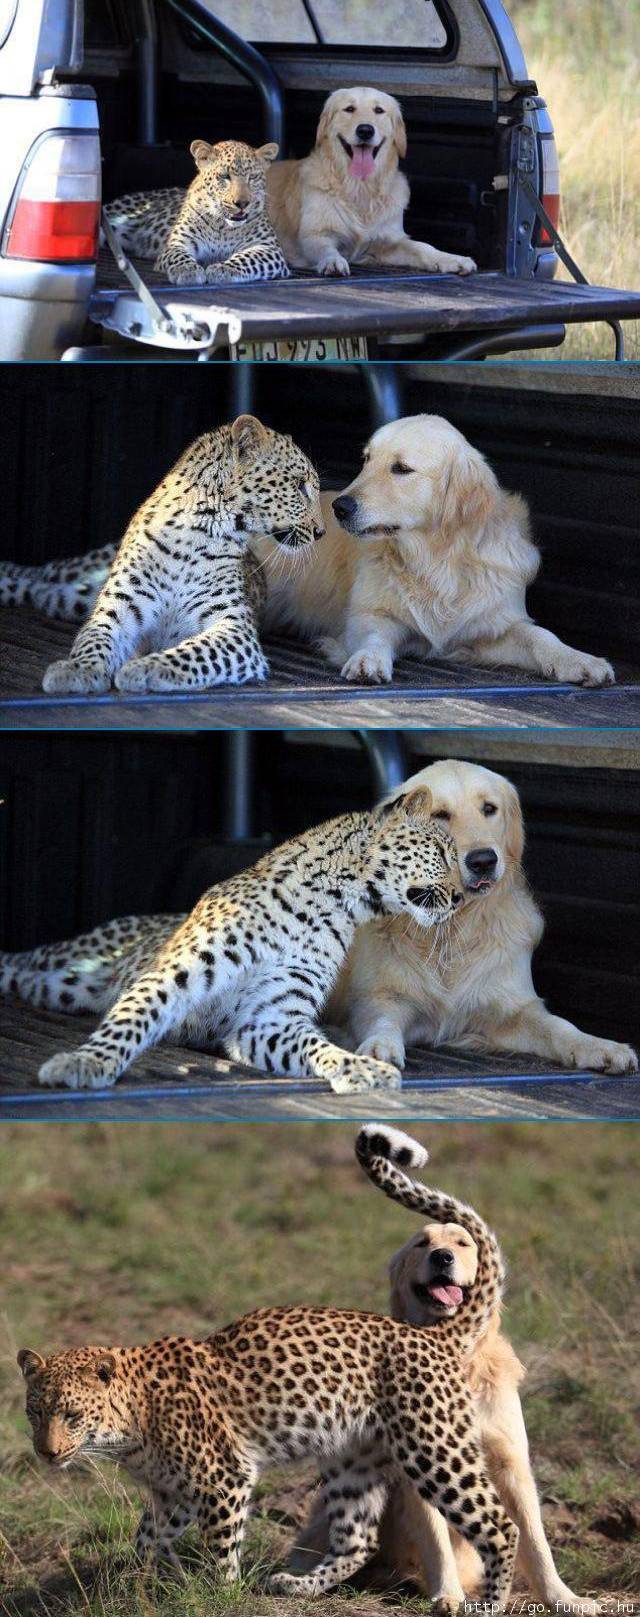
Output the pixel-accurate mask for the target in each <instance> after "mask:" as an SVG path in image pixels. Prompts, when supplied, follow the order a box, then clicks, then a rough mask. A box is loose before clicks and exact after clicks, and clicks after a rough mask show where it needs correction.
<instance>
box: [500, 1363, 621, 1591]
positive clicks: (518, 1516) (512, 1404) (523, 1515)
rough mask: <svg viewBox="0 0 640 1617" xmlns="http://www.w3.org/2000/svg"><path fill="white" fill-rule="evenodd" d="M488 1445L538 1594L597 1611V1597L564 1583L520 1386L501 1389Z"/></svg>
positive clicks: (523, 1564)
mask: <svg viewBox="0 0 640 1617" xmlns="http://www.w3.org/2000/svg"><path fill="white" fill-rule="evenodd" d="M482 1446H483V1449H484V1451H485V1454H486V1457H487V1463H488V1466H489V1470H490V1474H491V1478H492V1480H493V1482H494V1484H495V1487H496V1489H497V1492H498V1495H499V1498H500V1503H501V1504H502V1506H503V1507H504V1509H505V1510H506V1511H507V1513H508V1515H509V1516H510V1517H511V1519H512V1521H514V1522H515V1523H516V1526H517V1527H519V1529H520V1541H519V1544H518V1563H519V1565H520V1567H521V1568H522V1571H523V1572H524V1574H525V1577H526V1579H527V1582H528V1584H529V1587H530V1590H531V1594H532V1595H533V1597H534V1599H535V1600H538V1601H541V1602H542V1603H544V1605H546V1606H549V1607H550V1609H551V1610H552V1611H554V1610H557V1609H559V1610H560V1611H570V1612H573V1613H578V1614H582V1617H594V1614H595V1613H597V1612H598V1611H599V1606H598V1604H597V1601H595V1600H581V1599H580V1597H579V1595H575V1594H574V1593H573V1591H572V1590H571V1589H569V1588H568V1587H567V1584H566V1583H563V1581H562V1579H561V1577H560V1575H559V1573H558V1572H557V1570H556V1567H555V1564H554V1560H553V1555H552V1553H551V1549H550V1546H549V1544H548V1542H547V1537H546V1533H545V1530H544V1523H543V1520H542V1512H541V1509H540V1501H539V1499H538V1492H537V1488H536V1484H535V1480H534V1477H533V1472H532V1470H531V1462H530V1459H529V1445H528V1442H527V1433H526V1428H525V1424H524V1419H523V1414H522V1406H521V1403H520V1398H519V1395H518V1393H517V1391H516V1389H515V1388H509V1389H508V1391H507V1390H504V1391H502V1392H496V1393H494V1395H493V1399H492V1409H491V1416H490V1417H489V1420H488V1422H487V1424H486V1425H485V1424H484V1422H483V1428H482Z"/></svg>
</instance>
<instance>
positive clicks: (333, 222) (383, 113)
mask: <svg viewBox="0 0 640 1617" xmlns="http://www.w3.org/2000/svg"><path fill="white" fill-rule="evenodd" d="M406 150H407V132H406V129H405V125H404V119H403V117H402V112H401V109H400V106H399V104H398V102H397V101H396V100H395V98H394V96H392V95H386V94H385V92H384V91H383V90H375V89H364V88H362V86H360V85H355V86H354V87H353V88H351V89H345V90H334V92H333V94H332V95H330V96H329V98H328V100H327V101H325V104H324V107H323V109H322V113H321V116H320V122H319V124H318V129H317V133H316V143H315V146H314V148H313V151H312V152H310V154H309V156H308V157H303V158H302V159H301V160H300V161H291V162H282V163H274V164H272V165H271V168H270V170H269V175H268V179H267V195H268V207H269V215H270V218H271V221H272V224H273V226H274V228H275V231H276V235H277V236H278V240H279V242H280V245H281V247H282V248H283V251H284V253H285V256H286V258H287V259H288V261H289V263H290V264H293V265H295V266H296V267H298V268H302V269H312V270H316V271H317V272H318V273H319V274H320V275H348V274H349V266H350V265H351V264H397V265H403V264H404V265H406V266H412V267H413V268H415V269H422V270H424V271H426V272H427V273H429V272H431V273H435V272H440V273H441V274H443V275H447V274H448V275H470V274H471V272H472V270H475V268H476V265H475V263H474V261H473V259H472V258H464V257H461V256H460V254H458V253H445V252H441V251H440V250H439V249H438V248H437V247H430V246H429V244H428V243H427V242H423V241H412V240H411V239H410V237H409V236H407V235H406V234H405V229H404V222H403V221H404V213H405V209H406V208H407V207H408V204H409V183H408V180H407V178H406V175H404V174H402V173H401V172H400V169H399V166H398V160H399V158H401V157H404V156H405V154H406Z"/></svg>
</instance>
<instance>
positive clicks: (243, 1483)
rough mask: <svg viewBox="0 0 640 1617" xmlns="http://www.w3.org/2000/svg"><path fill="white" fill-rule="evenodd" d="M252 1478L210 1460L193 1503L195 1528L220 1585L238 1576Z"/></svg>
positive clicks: (252, 1484) (232, 1580)
mask: <svg viewBox="0 0 640 1617" xmlns="http://www.w3.org/2000/svg"><path fill="white" fill-rule="evenodd" d="M254 1481H255V1478H254V1477H253V1476H252V1475H248V1474H247V1473H246V1472H244V1471H241V1470H240V1468H239V1467H238V1469H237V1470H235V1469H232V1468H231V1466H230V1465H229V1464H228V1463H227V1464H225V1463H224V1462H223V1461H222V1460H217V1459H213V1460H212V1462H211V1465H210V1468H209V1476H208V1477H207V1480H206V1486H203V1488H202V1491H201V1492H200V1493H199V1495H198V1498H197V1500H196V1518H197V1522H198V1527H199V1529H200V1532H201V1534H202V1537H203V1539H204V1542H205V1544H206V1547H207V1550H208V1551H209V1553H210V1554H211V1555H212V1556H213V1558H214V1560H215V1564H216V1571H217V1574H218V1576H219V1578H221V1580H222V1582H223V1583H233V1582H234V1581H235V1579H236V1578H239V1576H240V1553H241V1550H242V1542H243V1539H244V1535H245V1531H246V1526H247V1517H248V1515H249V1505H250V1503H251V1495H252V1493H253V1486H254Z"/></svg>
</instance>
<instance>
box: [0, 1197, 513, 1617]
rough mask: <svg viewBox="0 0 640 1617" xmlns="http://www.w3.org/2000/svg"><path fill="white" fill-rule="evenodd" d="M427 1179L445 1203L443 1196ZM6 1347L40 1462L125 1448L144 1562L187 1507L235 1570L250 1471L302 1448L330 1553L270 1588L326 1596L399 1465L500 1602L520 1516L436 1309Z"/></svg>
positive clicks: (349, 1568) (231, 1572) (171, 1553)
mask: <svg viewBox="0 0 640 1617" xmlns="http://www.w3.org/2000/svg"><path fill="white" fill-rule="evenodd" d="M401 1177H402V1176H401ZM425 1194H426V1192H425ZM429 1194H430V1195H431V1196H432V1197H433V1199H434V1207H435V1206H436V1205H437V1207H438V1209H439V1211H440V1212H446V1205H445V1204H447V1205H448V1203H447V1199H446V1198H439V1197H438V1193H437V1192H430V1193H429ZM440 1202H442V1207H441V1206H440ZM468 1211H470V1210H468ZM496 1284H497V1270H496V1265H495V1263H490V1264H489V1265H488V1266H485V1265H480V1266H479V1270H478V1276H477V1279H476V1281H475V1283H474V1286H473V1287H472V1288H471V1290H472V1292H473V1294H474V1297H473V1305H472V1307H471V1308H470V1322H471V1317H472V1316H473V1318H474V1319H475V1321H476V1327H477V1329H478V1330H482V1329H483V1328H484V1327H485V1325H486V1321H487V1318H488V1317H489V1315H490V1313H491V1311H492V1309H493V1307H494V1306H495V1287H496ZM18 1363H19V1365H20V1368H21V1370H22V1373H23V1375H24V1377H25V1379H26V1384H27V1388H26V1402H27V1414H28V1416H29V1420H30V1421H31V1425H32V1429H33V1443H34V1448H35V1450H36V1453H37V1454H39V1455H40V1456H41V1457H42V1458H43V1459H44V1460H46V1461H47V1462H48V1465H49V1466H50V1468H52V1469H61V1468H64V1467H66V1466H68V1465H70V1464H72V1462H74V1461H75V1460H81V1459H82V1458H83V1456H87V1457H89V1456H90V1457H92V1458H94V1459H102V1458H110V1459H114V1460H120V1461H121V1462H122V1464H123V1465H124V1466H126V1468H127V1470H128V1471H129V1472H130V1473H131V1474H132V1476H133V1477H134V1478H135V1479H136V1480H137V1481H139V1482H140V1483H143V1484H144V1485H146V1487H147V1488H148V1489H149V1491H150V1494H151V1500H150V1503H149V1505H148V1507H147V1509H146V1510H145V1511H144V1514H143V1516H142V1520H141V1522H140V1525H139V1528H138V1534H137V1540H136V1550H137V1554H138V1557H139V1558H140V1559H141V1560H143V1561H144V1560H148V1559H149V1558H151V1557H155V1558H156V1559H161V1558H168V1559H170V1560H172V1561H173V1562H174V1563H177V1564H178V1565H179V1562H178V1560H177V1556H176V1554H175V1550H174V1547H173V1546H174V1541H175V1540H176V1539H177V1538H179V1537H180V1535H181V1534H182V1533H184V1532H185V1531H186V1529H187V1527H188V1526H189V1524H190V1523H191V1522H194V1523H196V1524H197V1526H198V1528H199V1530H200V1533H201V1535H202V1537H203V1538H204V1540H205V1544H206V1546H207V1547H208V1549H209V1550H210V1552H211V1554H212V1555H213V1556H214V1558H215V1561H216V1563H217V1571H218V1574H219V1576H220V1577H221V1578H223V1579H225V1580H227V1581H228V1580H231V1579H233V1578H236V1577H237V1576H238V1573H239V1571H240V1551H241V1546H242V1540H243V1534H244V1530H245V1525H246V1521H247V1516H248V1511H249V1505H250V1501H251V1496H252V1493H253V1489H254V1486H255V1484H256V1482H257V1480H258V1479H259V1477H260V1475H261V1473H262V1471H263V1470H264V1469H265V1468H266V1467H267V1466H272V1465H282V1464H288V1463H289V1462H290V1461H299V1460H309V1459H315V1460H318V1461H320V1462H321V1464H322V1465H323V1468H324V1469H325V1472H326V1471H327V1469H328V1468H329V1469H330V1482H328V1485H327V1505H328V1511H329V1516H330V1528H331V1543H330V1549H329V1552H328V1553H327V1554H326V1556H325V1557H324V1558H323V1560H322V1561H321V1562H320V1564H319V1565H318V1566H316V1567H315V1568H314V1570H313V1572H312V1573H309V1574H308V1575H307V1576H303V1577H300V1578H296V1577H293V1576H292V1575H291V1574H288V1573H276V1574H275V1575H274V1576H272V1577H271V1579H270V1580H269V1591H270V1593H273V1594H279V1595H284V1594H300V1593H304V1594H305V1595H311V1596H313V1595H323V1594H326V1593H327V1592H328V1591H329V1590H330V1589H333V1588H335V1587H336V1586H337V1585H338V1584H340V1583H342V1582H343V1581H344V1579H345V1578H348V1577H351V1576H352V1575H353V1573H354V1572H356V1571H357V1570H358V1568H359V1567H361V1566H363V1565H364V1564H365V1562H366V1561H367V1560H368V1559H369V1557H370V1556H371V1555H372V1553H373V1552H374V1550H375V1548H376V1545H377V1536H378V1523H379V1521H380V1517H381V1515H382V1511H383V1509H384V1506H385V1502H386V1499H387V1495H388V1492H389V1489H390V1487H392V1486H393V1479H394V1473H395V1474H396V1475H397V1468H400V1470H401V1472H402V1473H404V1476H405V1477H406V1478H407V1479H408V1480H409V1482H410V1483H412V1484H413V1486H414V1488H416V1489H417V1491H418V1493H419V1494H420V1495H421V1497H422V1498H423V1499H424V1500H426V1501H429V1502H430V1503H431V1504H433V1505H434V1506H435V1507H436V1508H437V1509H438V1510H440V1511H441V1512H442V1514H443V1515H444V1517H445V1518H446V1520H447V1521H448V1522H450V1523H451V1524H453V1525H454V1526H455V1527H457V1528H458V1531H459V1532H460V1533H461V1534H462V1535H463V1536H464V1537H465V1538H466V1539H467V1540H468V1541H469V1542H470V1543H472V1544H473V1545H474V1547H475V1549H476V1550H477V1551H478V1553H479V1555H480V1558H481V1561H482V1564H483V1572H484V1596H485V1599H486V1600H487V1601H490V1602H492V1603H495V1605H498V1606H502V1605H504V1603H505V1601H506V1599H507V1597H508V1595H509V1590H510V1585H511V1578H512V1573H513V1566H514V1561H515V1555H516V1548H517V1540H518V1531H517V1528H516V1527H515V1526H514V1524H513V1523H512V1522H511V1521H510V1520H509V1518H508V1517H507V1516H506V1514H505V1512H504V1511H503V1509H502V1506H501V1505H500V1503H499V1501H498V1498H497V1495H496V1493H495V1491H494V1489H493V1486H492V1484H491V1483H490V1481H489V1479H488V1477H487V1474H486V1471H485V1467H484V1461H483V1459H482V1456H481V1453H480V1449H479V1445H478V1441H477V1437H476V1433H475V1423H474V1411H473V1402H472V1398H471V1395H470V1393H469V1391H468V1388H467V1385H466V1370H465V1364H464V1361H463V1356H462V1354H461V1353H460V1351H459V1347H458V1345H457V1342H456V1337H455V1334H454V1332H453V1331H452V1332H450V1333H448V1331H447V1326H446V1325H445V1326H444V1327H443V1329H442V1330H441V1331H438V1332H435V1331H426V1330H423V1329H420V1328H415V1327H413V1326H410V1325H401V1324H398V1323H397V1322H396V1321H395V1320H391V1319H384V1318H379V1317H377V1316H376V1315H374V1314H364V1313H356V1312H351V1311H346V1310H338V1309H333V1308H311V1307H297V1308H296V1307H294V1308H262V1309H258V1310H257V1311H256V1312H255V1313H253V1314H249V1315H247V1316H246V1318H244V1319H241V1320H239V1321H238V1322H237V1323H236V1324H234V1325H229V1326H227V1327H226V1328H225V1329H223V1330H221V1331H218V1332H217V1333H216V1334H215V1335H214V1336H210V1337H208V1338H206V1340H204V1341H191V1340H189V1339H188V1338H184V1337H179V1338H176V1337H166V1338H164V1339H161V1340H160V1341H157V1342H152V1343H150V1344H148V1345H145V1346H141V1347H131V1348H126V1347H109V1348H102V1347H80V1348H72V1349H70V1350H69V1351H67V1352H59V1353H53V1354H52V1355H51V1356H50V1357H49V1358H46V1359H45V1358H42V1357H41V1355H40V1354H39V1353H36V1352H34V1351H33V1350H31V1349H22V1351H21V1352H20V1353H19V1354H18ZM494 1609H495V1606H494Z"/></svg>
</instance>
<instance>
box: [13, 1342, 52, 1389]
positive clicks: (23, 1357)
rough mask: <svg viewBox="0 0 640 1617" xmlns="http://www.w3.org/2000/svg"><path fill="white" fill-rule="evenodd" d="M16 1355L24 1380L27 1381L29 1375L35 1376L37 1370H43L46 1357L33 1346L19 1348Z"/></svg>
mask: <svg viewBox="0 0 640 1617" xmlns="http://www.w3.org/2000/svg"><path fill="white" fill-rule="evenodd" d="M16 1357H17V1360H18V1365H19V1368H20V1369H21V1371H22V1374H23V1376H24V1378H25V1381H28V1380H29V1377H30V1376H37V1374H38V1371H39V1370H44V1367H45V1364H46V1359H43V1358H42V1356H41V1354H40V1353H36V1352H35V1351H34V1349H33V1348H21V1349H20V1352H19V1353H18V1354H17V1355H16Z"/></svg>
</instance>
